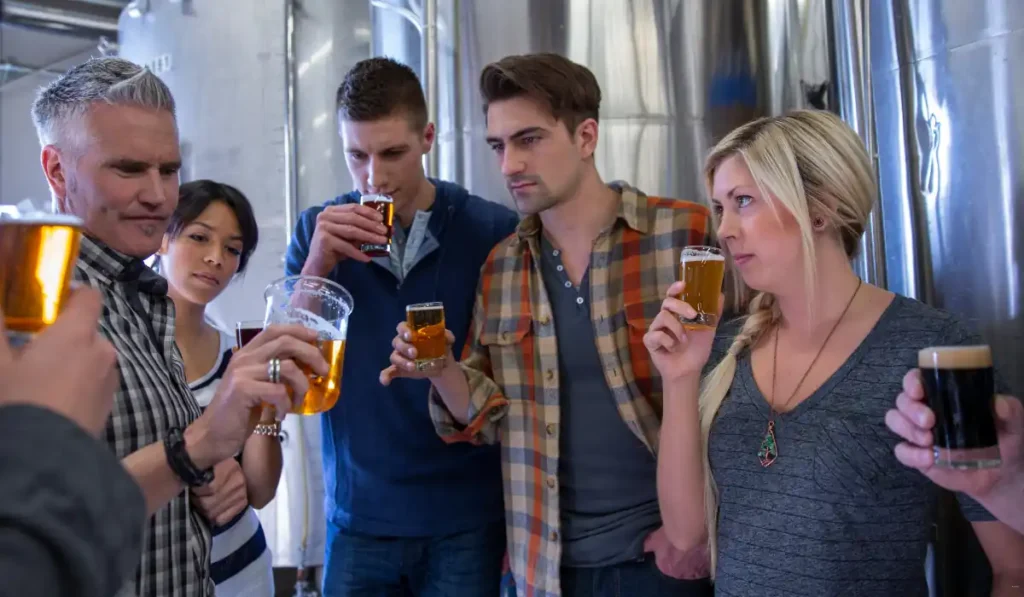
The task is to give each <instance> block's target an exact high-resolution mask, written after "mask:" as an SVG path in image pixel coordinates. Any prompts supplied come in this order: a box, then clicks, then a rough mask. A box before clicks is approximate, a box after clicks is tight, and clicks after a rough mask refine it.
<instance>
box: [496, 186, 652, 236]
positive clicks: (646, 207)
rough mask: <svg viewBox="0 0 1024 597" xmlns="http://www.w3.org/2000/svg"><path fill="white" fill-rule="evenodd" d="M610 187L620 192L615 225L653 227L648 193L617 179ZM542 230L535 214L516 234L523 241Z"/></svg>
mask: <svg viewBox="0 0 1024 597" xmlns="http://www.w3.org/2000/svg"><path fill="white" fill-rule="evenodd" d="M608 188H610V189H612V190H613V191H615V192H616V193H618V194H619V209H618V214H617V216H616V218H615V222H614V223H613V224H612V226H614V225H615V224H616V223H618V222H619V221H623V222H625V224H626V226H629V227H630V228H632V229H634V230H636V231H637V232H639V233H641V234H647V233H648V232H649V231H650V228H651V217H652V216H653V213H652V209H651V207H652V206H651V202H650V201H649V199H648V197H647V195H646V194H644V192H643V191H641V190H640V189H637V188H636V187H633V186H631V185H630V184H628V183H626V182H624V181H621V180H616V181H613V182H610V183H608ZM540 230H541V222H540V216H539V215H537V214H533V215H531V216H527V217H526V218H523V220H522V221H521V222H520V223H519V226H517V227H516V234H517V235H518V237H519V240H520V241H521V242H526V241H528V240H529V239H530V238H533V237H536V236H537V235H538V234H539V233H540Z"/></svg>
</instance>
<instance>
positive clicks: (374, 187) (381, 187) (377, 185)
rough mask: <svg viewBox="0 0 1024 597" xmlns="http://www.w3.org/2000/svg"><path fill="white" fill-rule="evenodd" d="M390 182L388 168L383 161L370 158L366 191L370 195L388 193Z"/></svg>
mask: <svg viewBox="0 0 1024 597" xmlns="http://www.w3.org/2000/svg"><path fill="white" fill-rule="evenodd" d="M389 182H390V180H389V176H388V173H387V171H386V168H385V166H384V164H383V163H382V161H381V160H378V159H377V158H370V165H369V166H368V167H367V175H366V187H367V188H366V190H367V191H369V192H370V193H387V192H389V191H390V190H391V189H389V188H388V183H389Z"/></svg>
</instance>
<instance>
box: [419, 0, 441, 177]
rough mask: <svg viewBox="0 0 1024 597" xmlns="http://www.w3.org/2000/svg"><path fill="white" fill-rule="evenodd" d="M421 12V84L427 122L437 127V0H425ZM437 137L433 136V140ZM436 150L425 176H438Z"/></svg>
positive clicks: (428, 162)
mask: <svg viewBox="0 0 1024 597" xmlns="http://www.w3.org/2000/svg"><path fill="white" fill-rule="evenodd" d="M424 4H425V10H424V11H423V15H424V21H423V37H422V42H423V66H422V71H423V83H424V86H425V87H426V91H427V93H426V96H427V120H429V121H430V122H433V123H434V127H437V126H439V124H440V123H439V122H438V115H439V114H440V107H439V106H438V91H439V90H438V85H439V78H438V72H437V49H438V48H437V0H426V1H425V2H424ZM437 136H438V135H435V139H436V137H437ZM438 153H439V152H438V150H437V147H436V142H435V147H434V148H433V149H432V150H431V151H430V153H428V154H427V176H438V169H439V165H440V160H439V157H440V156H439V155H438Z"/></svg>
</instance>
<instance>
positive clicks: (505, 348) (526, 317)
mask: <svg viewBox="0 0 1024 597" xmlns="http://www.w3.org/2000/svg"><path fill="white" fill-rule="evenodd" d="M495 311H497V309H495ZM486 321H487V323H485V324H484V329H483V331H482V332H481V333H480V344H481V345H482V346H483V347H484V349H485V350H486V351H487V353H488V357H489V358H490V361H491V372H492V373H493V379H494V381H496V382H498V385H500V386H502V387H503V388H505V389H506V391H507V393H509V394H513V392H514V391H515V390H516V389H518V388H519V387H520V386H524V387H525V386H529V387H530V390H531V392H532V388H533V385H534V384H533V383H530V382H533V381H534V380H531V379H530V377H529V376H530V375H531V374H532V373H533V370H534V366H533V365H534V362H535V361H534V356H535V355H534V352H535V342H534V338H533V317H532V316H531V315H530V313H529V312H526V313H522V312H521V313H517V314H516V315H515V316H514V317H510V318H505V319H499V318H498V315H497V313H495V314H490V313H488V314H487V319H486ZM509 397H510V398H512V397H516V398H521V399H523V398H527V396H514V395H510V396H509Z"/></svg>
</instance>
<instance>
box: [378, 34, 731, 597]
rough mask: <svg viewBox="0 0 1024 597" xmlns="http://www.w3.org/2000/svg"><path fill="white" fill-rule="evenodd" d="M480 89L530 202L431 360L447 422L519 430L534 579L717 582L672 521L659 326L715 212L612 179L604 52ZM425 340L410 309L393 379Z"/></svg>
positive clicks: (526, 581) (636, 590) (528, 61)
mask: <svg viewBox="0 0 1024 597" xmlns="http://www.w3.org/2000/svg"><path fill="white" fill-rule="evenodd" d="M480 88H481V93H482V95H483V98H484V103H485V106H486V113H487V135H488V142H489V143H490V145H491V147H492V149H493V150H494V152H495V154H496V155H497V157H498V160H499V162H500V164H501V168H502V173H503V175H504V176H505V178H506V181H507V185H508V188H509V190H510V192H511V194H512V197H513V198H514V200H515V203H516V206H517V208H518V209H519V211H520V212H522V213H523V214H524V216H525V218H524V220H523V221H522V223H521V224H520V226H519V227H518V229H517V231H516V233H515V234H513V235H511V236H510V237H509V238H507V239H506V240H505V241H503V242H502V243H500V244H499V245H498V246H497V247H495V249H494V250H493V251H492V252H491V255H490V257H489V258H488V260H487V262H486V263H485V264H484V267H483V270H482V272H481V280H480V287H479V290H478V293H477V299H476V305H475V310H474V323H473V330H472V337H471V340H470V342H468V343H467V344H468V348H467V350H466V354H465V355H464V358H463V360H462V361H461V363H456V362H455V360H454V357H451V356H450V357H449V366H447V367H446V368H445V369H444V370H443V371H442V372H440V373H435V374H433V377H431V381H432V390H431V396H430V408H431V415H432V418H433V420H434V423H435V426H436V428H437V431H438V433H439V434H440V435H441V436H442V437H443V438H444V439H445V440H446V441H451V442H455V441H469V442H474V443H477V444H484V443H492V442H500V443H501V445H502V467H503V473H504V484H505V510H506V527H507V535H508V549H509V560H510V565H511V570H512V573H513V577H514V579H515V584H516V591H517V594H518V595H520V596H531V597H549V596H559V595H566V596H569V597H572V596H576V595H580V596H583V595H586V596H598V597H600V596H603V595H613V594H614V595H642V596H645V597H657V596H659V595H666V596H667V595H672V596H682V595H709V594H711V586H710V583H709V581H708V580H707V578H706V576H707V555H706V553H705V552H704V550H700V551H701V553H682V552H680V551H679V550H676V549H675V548H674V547H673V546H672V545H671V544H670V543H669V541H668V539H667V537H666V535H665V532H664V530H663V529H662V524H661V516H660V513H659V510H658V502H657V490H656V468H657V465H656V456H657V446H658V432H659V428H660V418H661V410H662V409H661V400H662V395H661V389H660V380H659V379H657V377H656V376H655V372H654V370H653V368H652V367H651V363H650V361H649V356H648V353H647V351H646V349H645V348H644V346H643V342H642V338H643V334H644V332H645V331H646V330H647V327H648V324H649V323H650V321H651V320H652V319H653V318H654V316H655V315H656V314H657V313H658V311H659V309H660V305H661V301H662V299H663V297H664V295H665V291H666V289H667V288H668V286H669V285H670V284H671V283H672V282H674V281H675V280H676V279H677V277H678V267H679V265H678V264H679V253H680V249H681V248H682V247H683V246H685V245H688V244H709V238H708V235H709V225H708V216H709V212H708V210H707V209H706V208H705V207H704V206H702V205H698V204H695V203H689V202H684V201H679V200H673V199H661V198H654V197H647V196H645V195H643V194H642V193H641V192H639V191H637V190H636V189H633V188H630V187H629V186H627V185H623V184H612V185H608V184H605V183H604V182H602V180H601V178H600V175H599V174H598V171H597V168H596V166H595V163H594V150H595V147H596V145H597V140H598V107H599V104H600V99H601V91H600V88H599V86H598V84H597V81H596V79H595V78H594V75H593V74H592V73H591V72H590V71H589V70H588V69H587V68H585V67H583V66H581V65H578V64H575V63H573V62H571V61H569V60H567V59H566V58H563V57H561V56H557V55H553V54H533V55H527V56H510V57H507V58H505V59H503V60H501V61H499V62H497V63H494V64H491V65H488V66H487V67H485V68H484V71H483V73H482V74H481V78H480ZM408 340H409V335H408V328H406V327H405V325H404V324H400V325H399V328H398V336H397V337H396V338H395V340H394V342H393V344H394V347H395V351H394V353H392V357H391V362H392V365H391V367H389V368H388V369H386V370H385V371H384V372H383V373H382V375H381V377H382V382H383V383H389V382H390V380H391V379H392V378H393V377H397V376H401V377H414V376H417V375H418V374H417V373H415V372H414V371H413V367H412V362H411V359H413V358H414V356H415V350H414V349H413V347H412V345H411V344H409V343H408ZM694 515H695V516H703V513H694ZM686 579H696V580H686Z"/></svg>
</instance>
